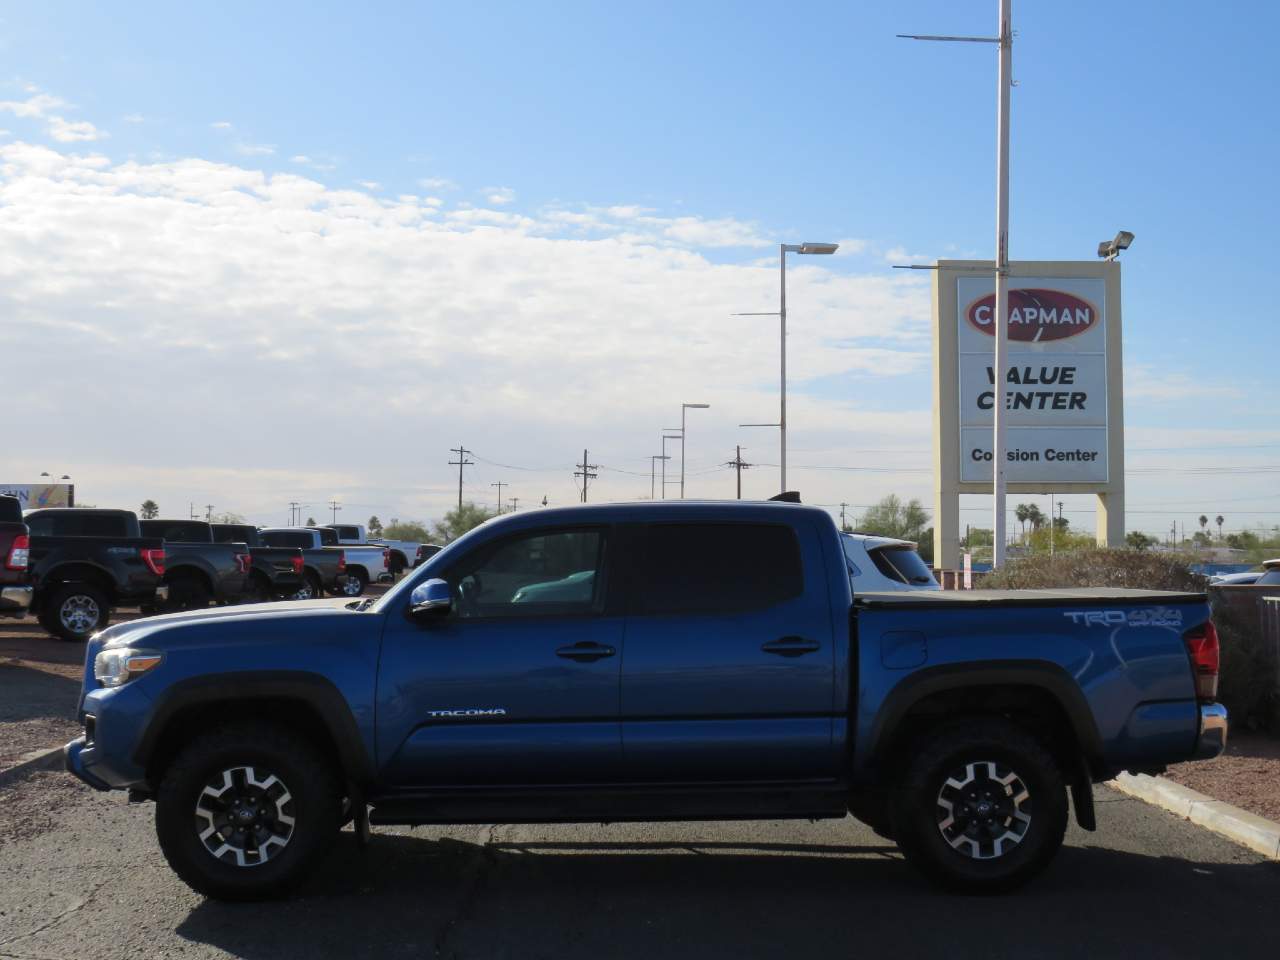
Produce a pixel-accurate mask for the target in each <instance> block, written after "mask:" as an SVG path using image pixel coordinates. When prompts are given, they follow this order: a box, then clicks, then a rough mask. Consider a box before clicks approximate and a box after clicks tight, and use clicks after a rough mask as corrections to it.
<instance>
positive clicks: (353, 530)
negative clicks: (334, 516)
mask: <svg viewBox="0 0 1280 960" xmlns="http://www.w3.org/2000/svg"><path fill="white" fill-rule="evenodd" d="M334 529H335V530H337V531H338V539H339V540H359V539H360V528H359V527H334Z"/></svg>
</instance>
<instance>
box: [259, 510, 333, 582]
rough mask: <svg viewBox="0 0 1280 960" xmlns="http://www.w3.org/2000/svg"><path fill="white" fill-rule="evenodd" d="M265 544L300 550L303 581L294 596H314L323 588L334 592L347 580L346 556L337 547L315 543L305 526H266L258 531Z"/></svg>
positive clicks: (313, 537) (313, 536)
mask: <svg viewBox="0 0 1280 960" xmlns="http://www.w3.org/2000/svg"><path fill="white" fill-rule="evenodd" d="M259 532H260V533H261V535H262V542H263V543H265V544H266V545H267V546H269V547H290V548H293V549H300V550H301V551H302V577H303V584H302V587H301V588H300V589H299V590H298V592H297V593H296V594H295V595H294V597H293V599H295V600H318V599H320V598H321V597H323V596H324V595H325V593H326V592H328V593H331V594H334V595H338V594H340V593H341V592H342V588H343V586H344V585H345V584H346V582H347V557H346V553H345V552H344V551H343V550H342V548H341V547H318V546H315V543H316V542H317V541H316V537H315V535H314V534H313V533H311V532H309V531H306V530H294V529H290V528H289V527H267V528H265V529H263V530H261V531H259Z"/></svg>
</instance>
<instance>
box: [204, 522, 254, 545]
mask: <svg viewBox="0 0 1280 960" xmlns="http://www.w3.org/2000/svg"><path fill="white" fill-rule="evenodd" d="M256 532H257V531H256V530H255V529H254V528H253V527H251V526H248V525H247V524H239V523H215V524H214V525H213V542H214V543H250V544H251V543H255V542H256V541H257V538H256V537H255V536H254V534H255V533H256Z"/></svg>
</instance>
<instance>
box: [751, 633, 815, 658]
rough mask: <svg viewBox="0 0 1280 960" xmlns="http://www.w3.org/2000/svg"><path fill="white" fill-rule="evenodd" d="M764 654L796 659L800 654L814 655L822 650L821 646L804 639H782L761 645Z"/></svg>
mask: <svg viewBox="0 0 1280 960" xmlns="http://www.w3.org/2000/svg"><path fill="white" fill-rule="evenodd" d="M760 649H761V650H763V651H764V652H765V653H776V654H777V655H778V656H780V657H798V656H800V655H801V654H802V653H814V652H816V651H818V650H821V649H822V644H820V643H815V642H814V641H812V640H806V639H805V638H804V637H783V638H782V639H780V640H769V641H768V642H766V643H764V644H761V646H760Z"/></svg>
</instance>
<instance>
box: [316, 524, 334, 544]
mask: <svg viewBox="0 0 1280 960" xmlns="http://www.w3.org/2000/svg"><path fill="white" fill-rule="evenodd" d="M315 531H316V533H318V534H320V545H321V546H324V547H336V546H337V545H338V535H337V534H336V533H334V532H333V531H332V530H330V529H329V528H328V527H316V528H315Z"/></svg>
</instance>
